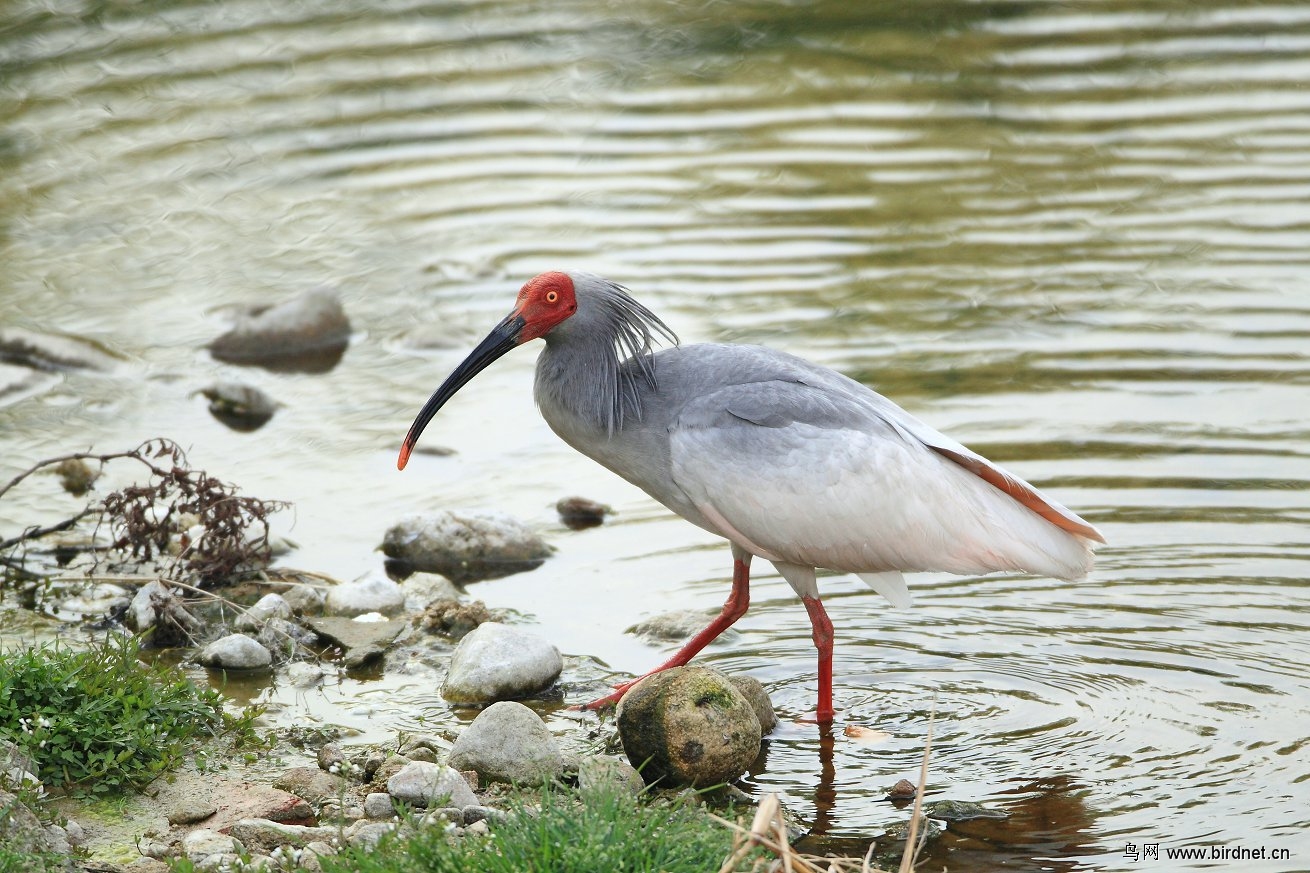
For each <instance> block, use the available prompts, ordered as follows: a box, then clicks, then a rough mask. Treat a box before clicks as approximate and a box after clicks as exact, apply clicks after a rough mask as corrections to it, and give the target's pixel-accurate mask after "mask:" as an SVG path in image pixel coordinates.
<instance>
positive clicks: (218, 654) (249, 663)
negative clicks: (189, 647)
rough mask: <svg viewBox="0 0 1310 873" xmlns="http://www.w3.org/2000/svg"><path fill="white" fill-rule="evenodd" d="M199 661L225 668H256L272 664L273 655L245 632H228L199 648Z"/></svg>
mask: <svg viewBox="0 0 1310 873" xmlns="http://www.w3.org/2000/svg"><path fill="white" fill-rule="evenodd" d="M200 663H202V664H204V665H205V666H206V667H219V668H222V669H225V670H257V669H260V668H263V667H267V666H269V665H270V664H272V663H273V655H272V654H271V653H270V652H269V651H268V649H266V648H264V647H263V646H261V645H260V644H259V643H257V642H255V641H254V640H252V639H251V638H250V637H248V636H246V635H245V634H228V635H227V636H225V637H222V638H220V639H217V640H214V641H213V642H212V643H210V644H209V645H207V646H205V648H204V649H202V650H201V652H200Z"/></svg>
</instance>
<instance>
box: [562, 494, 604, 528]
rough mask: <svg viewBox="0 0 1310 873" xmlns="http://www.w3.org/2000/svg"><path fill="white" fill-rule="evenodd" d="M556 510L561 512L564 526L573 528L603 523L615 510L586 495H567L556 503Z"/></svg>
mask: <svg viewBox="0 0 1310 873" xmlns="http://www.w3.org/2000/svg"><path fill="white" fill-rule="evenodd" d="M555 511H556V512H558V513H559V518H560V521H562V522H564V526H565V527H568V528H572V529H573V530H583V529H584V528H589V527H596V526H597V525H599V524H603V523H604V521H605V516H607V515H610V514H612V513H613V512H614V510H613V509H611V508H610V507H608V506H606V505H605V504H603V503H597V502H596V501H594V500H588V499H587V498H585V497H565V498H564V499H563V500H561V501H559V502H558V503H556V504H555Z"/></svg>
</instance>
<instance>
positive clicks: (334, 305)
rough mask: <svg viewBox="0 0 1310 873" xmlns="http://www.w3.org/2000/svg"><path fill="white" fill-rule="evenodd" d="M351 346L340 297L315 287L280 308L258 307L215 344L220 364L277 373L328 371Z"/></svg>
mask: <svg viewBox="0 0 1310 873" xmlns="http://www.w3.org/2000/svg"><path fill="white" fill-rule="evenodd" d="M349 342H350V322H349V321H348V320H347V319H346V313H345V310H344V309H342V307H341V301H340V299H338V297H337V294H336V292H335V291H333V290H332V289H330V288H314V289H311V290H310V291H307V292H305V293H304V294H301V295H300V296H298V297H293V298H291V299H290V300H286V301H283V302H281V303H278V304H276V305H274V306H261V307H252V308H251V309H248V310H246V311H245V312H241V313H239V314H238V315H237V317H236V319H235V321H234V323H233V325H232V328H231V329H230V330H229V331H228V332H227V333H225V334H223V335H222V336H220V337H219V338H218V339H216V340H214V341H213V342H212V343H210V344H209V351H210V354H212V355H213V356H214V357H215V358H217V359H218V360H220V361H228V362H231V363H234V364H256V365H259V366H263V367H268V368H270V369H277V370H298V371H304V372H315V373H318V372H326V371H327V370H330V369H332V367H333V366H335V365H336V363H337V361H339V360H340V359H341V355H342V354H343V353H344V352H345V350H346V346H347V344H348V343H349Z"/></svg>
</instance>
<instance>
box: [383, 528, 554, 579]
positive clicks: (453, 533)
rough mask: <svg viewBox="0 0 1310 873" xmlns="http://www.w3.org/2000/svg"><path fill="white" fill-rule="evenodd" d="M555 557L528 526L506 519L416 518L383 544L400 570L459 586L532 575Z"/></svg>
mask: <svg viewBox="0 0 1310 873" xmlns="http://www.w3.org/2000/svg"><path fill="white" fill-rule="evenodd" d="M551 551H552V549H551V547H550V546H549V545H547V544H546V541H545V540H543V539H542V538H541V537H540V536H538V535H537V534H536V533H535V532H533V531H532V530H531V529H530V528H529V527H527V525H525V524H523V523H522V522H520V521H517V520H516V519H514V518H511V517H510V516H508V515H504V514H502V513H473V512H451V511H444V512H435V513H431V514H426V515H410V516H406V517H404V518H402V519H401V520H400V521H398V522H396V524H395V525H394V526H392V528H391V529H390V530H388V531H387V533H386V535H385V537H383V540H382V552H383V554H385V555H386V556H387V557H388V558H391V559H392V560H393V561H394V562H395V563H396V564H397V565H398V566H397V569H399V570H402V571H403V572H409V571H413V570H426V571H429V572H432V573H440V574H441V575H442V576H445V577H446V578H447V579H450V580H451V581H452V582H456V583H459V584H464V583H466V582H477V581H479V580H481V579H499V578H500V577H502V576H509V575H511V574H513V573H520V572H522V571H524V570H532V569H534V568H536V567H539V566H541V563H542V562H543V561H544V560H546V558H547V557H549V556H550V553H551Z"/></svg>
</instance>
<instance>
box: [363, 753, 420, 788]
mask: <svg viewBox="0 0 1310 873" xmlns="http://www.w3.org/2000/svg"><path fill="white" fill-rule="evenodd" d="M409 763H410V761H409V758H406V757H404V756H403V755H390V756H388V757H387V758H386V759H385V760H383V761H382V763H381V764H378V765H377V766H376V767H373V760H372V759H369V760H368V761H367V762H365V764H364V773H365V774H366V775H367V776H368V779H369V780H370V781H371V782H372V783H373V784H374V785H386V783H387V780H389V779H390V778H391V777H392V776H395V775H396V774H397V773H399V772H400V771H401V770H404V769H405V767H407V766H408V765H409ZM370 771H371V772H370Z"/></svg>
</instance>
